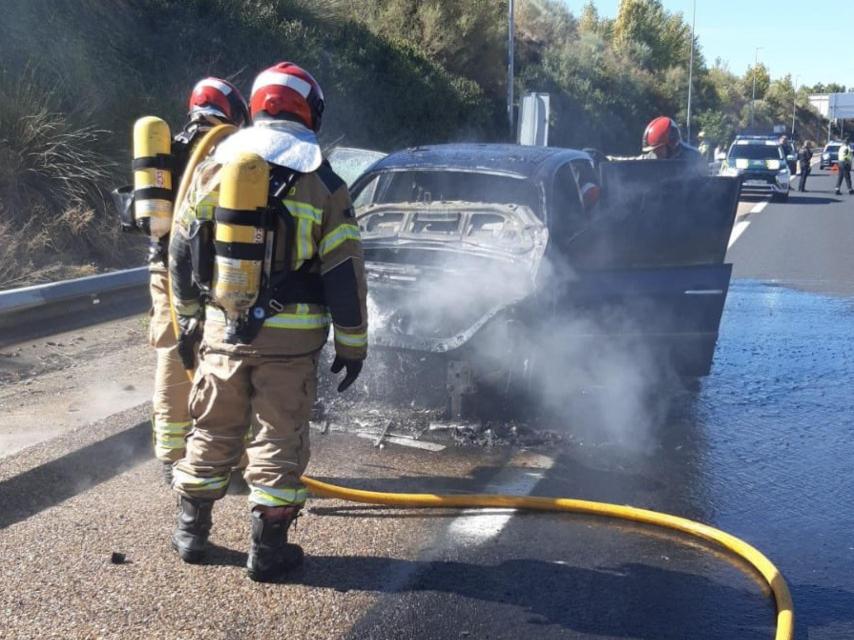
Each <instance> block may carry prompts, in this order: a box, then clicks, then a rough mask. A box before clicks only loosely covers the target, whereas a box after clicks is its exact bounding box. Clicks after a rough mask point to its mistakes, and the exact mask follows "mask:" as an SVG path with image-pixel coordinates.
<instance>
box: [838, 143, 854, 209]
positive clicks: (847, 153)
mask: <svg viewBox="0 0 854 640" xmlns="http://www.w3.org/2000/svg"><path fill="white" fill-rule="evenodd" d="M836 166H837V169H838V170H839V172H838V175H837V176H836V195H838V196H839V195H842V191H841V190H840V187H841V186H842V179H843V178H845V186H847V187H848V195H851V194H854V189H852V188H851V146H850V145H849V143H848V142H843V143H842V144H841V145H839V162H838V163H837V165H836Z"/></svg>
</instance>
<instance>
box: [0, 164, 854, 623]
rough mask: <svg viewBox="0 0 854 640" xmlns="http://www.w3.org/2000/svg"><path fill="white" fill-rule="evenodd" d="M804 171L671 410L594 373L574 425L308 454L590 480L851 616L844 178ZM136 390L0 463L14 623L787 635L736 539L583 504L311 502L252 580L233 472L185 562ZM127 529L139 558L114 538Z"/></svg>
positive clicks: (745, 253) (345, 462)
mask: <svg viewBox="0 0 854 640" xmlns="http://www.w3.org/2000/svg"><path fill="white" fill-rule="evenodd" d="M808 188H810V192H809V193H807V194H804V195H799V194H796V193H793V194H792V199H791V201H790V202H789V203H786V204H782V203H771V204H769V205H768V206H767V207H766V208H765V209H763V210H762V211H761V212H760V213H756V214H750V215H749V216H747V218H746V219H747V220H749V221H750V225H749V227H748V228H747V229H746V231H744V233H743V234H742V235H741V236H740V237H739V238H738V240H737V241H736V242H735V244H734V245H733V246H732V247H731V250H730V252H729V255H728V261H731V262H733V263H734V265H735V276H734V281H733V284H732V287H731V289H730V292H729V296H728V299H727V304H726V308H725V312H724V316H723V320H722V325H721V334H720V338H719V341H718V346H717V351H716V354H715V360H714V365H713V369H712V373H711V375H710V376H708V377H707V378H705V379H703V380H702V382H701V383H700V385H699V386H698V387H697V388H692V389H684V390H681V391H679V392H672V391H671V392H668V393H667V394H666V397H655V398H650V399H649V401H650V403H651V404H654V405H655V411H650V412H649V416H647V417H646V419H641V418H640V416H639V417H638V421H637V424H636V425H634V429H633V430H632V428H631V427H632V425H630V428H629V430H626V428H624V426H621V428H620V429H618V430H615V429H614V427H613V425H610V424H601V423H598V422H597V411H596V407H598V406H601V403H602V402H609V401H611V400H614V399H613V398H609V397H608V394H609V393H613V391H612V390H608V389H601V388H597V389H585V390H582V391H579V392H577V393H576V394H575V395H573V396H572V397H571V398H569V399H568V400H569V401H571V402H572V403H573V406H574V407H575V408H576V410H575V411H574V412H573V413H572V418H571V419H569V418H568V419H567V421H566V422H565V423H564V424H557V425H555V424H550V425H549V427H550V428H553V429H554V428H556V429H558V430H559V431H561V434H562V441H561V442H560V444H558V445H553V446H549V447H542V448H537V449H534V450H533V451H528V452H524V451H519V450H518V448H506V449H505V448H499V449H480V448H474V447H473V448H470V449H465V448H462V449H457V448H449V449H447V450H445V451H443V452H440V453H432V452H426V453H425V452H423V451H418V450H413V449H407V448H402V447H397V446H395V445H388V446H386V448H385V449H377V448H376V447H373V446H372V445H371V443H370V441H366V440H359V439H354V438H352V437H351V436H345V435H340V434H339V435H335V434H333V435H332V436H330V437H329V439H328V440H324V439H323V437H320V436H313V438H314V440H315V443H316V445H317V446H316V449H315V454H314V462H313V463H312V469H311V471H312V472H313V473H316V474H318V475H319V476H321V477H324V478H327V479H331V480H338V481H341V482H342V483H348V484H354V485H356V486H361V487H364V488H372V489H383V490H388V491H395V490H402V491H417V490H429V491H437V492H438V491H505V492H521V493H530V494H533V495H548V496H567V497H578V498H587V499H592V500H602V501H608V502H615V503H625V504H632V505H635V506H641V507H647V508H652V509H656V510H661V511H666V512H670V513H674V514H678V515H682V516H686V517H689V518H693V519H697V520H700V521H703V522H707V523H709V524H712V525H714V526H717V527H720V528H722V529H725V530H727V531H729V532H731V533H733V534H734V535H737V536H739V537H741V538H743V539H745V540H747V541H748V542H750V543H751V544H753V545H755V546H756V547H758V548H759V549H760V550H761V551H763V552H764V553H765V554H766V555H767V556H768V557H769V558H770V559H771V560H772V561H774V562H775V563H776V565H777V566H778V567H779V568H780V569H781V570H782V572H783V573H784V574H785V576H786V578H787V580H788V582H789V585H790V587H791V590H792V594H793V597H794V601H795V614H796V638H798V639H799V640H804V639H807V638H809V639H822V640H825V639H827V640H829V639H840V640H841V639H850V638H854V508H852V506H851V501H852V499H854V474H852V470H854V469H853V468H854V464H852V460H854V428H852V427H854V425H853V424H852V423H854V393H852V391H851V381H852V380H854V298H852V296H854V255H852V254H854V252H852V251H851V247H852V246H854V245H852V243H851V242H849V240H854V197H851V198H848V197H847V196H843V197H836V196H833V194H832V185H831V184H830V178H828V177H826V176H822V175H816V176H814V177H812V178H811V180H810V184H808ZM585 408H588V409H589V410H585ZM144 414H145V411H137V412H135V413H133V415H128V416H125V417H121V418H117V419H116V420H114V421H112V423H111V421H106V422H105V423H104V424H103V425H101V426H99V427H98V428H97V429H94V430H91V431H89V432H86V431H80V432H77V433H71V434H69V435H68V436H65V437H64V438H62V439H61V445H62V447H65V448H67V449H68V450H69V452H70V453H67V454H65V455H62V456H60V457H57V447H56V446H52V445H51V444H50V443H45V444H43V445H39V446H38V447H36V448H35V449H33V450H28V451H25V452H23V454H20V455H17V456H14V457H12V458H8V459H6V460H3V461H2V462H0V499H2V500H5V511H4V513H5V514H6V515H5V516H4V518H3V519H2V522H0V552H2V560H0V568H2V579H3V588H2V589H0V618H5V620H6V622H5V623H4V622H2V620H0V638H6V637H9V638H18V637H123V638H124V637H163V638H177V637H181V638H191V637H192V638H196V637H198V638H202V637H204V638H235V637H253V638H254V637H257V638H262V637H294V638H296V637H317V638H339V637H346V638H377V639H380V638H382V639H390V638H590V639H592V638H596V639H609V638H637V639H647V640H669V639H677V638H680V639H682V638H691V639H702V640H705V639H711V638H715V639H723V638H726V639H733V640H735V639H746V640H754V639H755V640H759V639H765V638H772V637H773V628H774V627H773V625H774V615H773V611H774V610H773V605H772V603H771V601H770V599H769V597H768V595H769V594H768V593H767V589H766V588H765V587H764V586H763V584H762V582H761V581H760V579H759V578H758V577H757V576H756V575H754V574H753V573H752V571H751V570H750V569H749V568H747V567H746V566H744V565H743V564H742V563H741V562H739V561H738V560H735V559H733V558H731V557H730V556H728V555H727V554H725V553H723V552H718V551H716V550H714V549H711V548H709V547H707V546H705V545H702V544H699V543H697V542H695V541H692V540H690V539H687V538H685V537H683V536H680V535H675V534H668V533H666V532H662V531H658V530H655V529H651V528H648V527H642V526H635V525H627V524H622V523H616V522H611V521H607V520H604V519H597V518H590V517H576V516H559V515H528V514H515V515H513V514H494V513H493V514H471V515H468V516H466V517H460V516H458V514H452V513H436V514H424V513H411V512H405V513H400V512H393V511H386V510H377V509H367V510H360V509H352V510H351V509H350V508H348V507H346V506H344V505H341V504H340V503H337V502H334V501H332V502H330V501H315V503H314V504H313V506H312V508H311V510H310V512H309V513H308V515H307V516H306V518H305V519H304V520H305V522H304V523H303V525H302V527H301V529H300V531H299V532H298V540H299V541H300V542H301V543H302V544H303V545H304V546H305V547H306V550H307V553H308V554H309V561H308V563H307V565H306V568H305V570H304V572H303V573H301V574H300V575H299V576H296V577H295V584H293V585H272V586H266V587H258V586H256V585H253V584H252V583H249V582H248V581H247V580H246V579H245V577H244V576H243V574H242V570H241V568H240V564H241V563H242V562H243V559H244V557H245V555H244V553H245V546H246V541H245V534H246V532H245V529H246V524H245V506H244V502H243V498H242V497H240V496H230V497H229V498H227V499H226V500H225V501H223V503H222V504H221V505H218V507H217V510H218V511H217V514H218V515H217V521H216V525H215V530H214V542H215V543H216V545H217V548H216V553H215V554H214V557H213V558H212V560H211V562H210V563H209V564H208V565H207V566H202V567H186V566H180V565H179V564H176V561H175V559H174V556H172V554H171V551H170V550H169V549H168V544H167V543H166V539H167V537H168V531H169V528H170V526H171V510H172V506H171V504H172V503H171V499H170V497H169V494H168V492H166V491H165V489H163V488H161V487H159V486H157V472H158V469H157V468H156V463H154V462H153V461H151V460H150V459H148V458H147V455H148V454H147V452H146V451H145V449H146V447H147V443H146V442H145V440H146V438H147V433H146V426H145V424H144V417H145V416H144ZM122 420H123V421H125V423H126V426H122V424H121V421H122ZM128 427H130V428H128ZM348 438H349V439H348ZM57 446H58V445H57ZM520 456H521V457H520ZM525 456H530V457H531V459H530V460H529V459H528V458H526V457H525ZM106 460H111V461H113V462H111V463H110V464H109V465H104V464H99V461H106ZM117 460H118V462H116V461H117ZM87 467H88V469H89V472H90V473H89V475H88V476H87V475H86V474H85V473H84V474H81V468H87ZM107 467H109V470H105V469H106V468H107ZM57 488H59V489H61V490H59V493H58V494H57V493H56V492H57V490H58V489H57ZM115 550H118V551H122V552H126V553H127V554H128V559H129V563H128V564H126V565H120V566H111V565H110V564H109V562H107V561H105V558H107V557H108V556H109V553H110V552H111V551H115ZM211 565H212V566H211ZM188 594H189V595H188Z"/></svg>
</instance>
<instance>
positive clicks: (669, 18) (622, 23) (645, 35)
mask: <svg viewBox="0 0 854 640" xmlns="http://www.w3.org/2000/svg"><path fill="white" fill-rule="evenodd" d="M614 43H615V45H616V46H617V47H618V48H620V49H622V50H624V51H627V52H630V53H633V54H634V56H633V57H636V59H637V61H638V62H640V63H642V64H644V66H646V67H647V68H649V69H652V70H665V69H667V68H669V67H672V66H676V65H684V64H687V61H688V57H689V55H690V48H691V29H690V27H689V26H688V25H687V24H686V23H685V21H684V20H683V18H682V14H681V13H676V14H672V13H669V12H668V11H665V9H664V6H663V5H662V3H661V1H660V0H622V2H620V8H619V10H618V12H617V18H616V20H615V21H614ZM638 54H640V57H639V58H637V56H638Z"/></svg>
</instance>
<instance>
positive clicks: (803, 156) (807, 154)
mask: <svg viewBox="0 0 854 640" xmlns="http://www.w3.org/2000/svg"><path fill="white" fill-rule="evenodd" d="M811 161H812V148H811V147H810V143H809V142H804V144H803V145H802V146H801V150H800V151H799V152H798V163H799V164H800V165H801V179H800V180H799V181H798V191H801V192H804V191H806V190H807V176H808V175H809V174H810V171H811V168H810V167H811V165H810V162H811Z"/></svg>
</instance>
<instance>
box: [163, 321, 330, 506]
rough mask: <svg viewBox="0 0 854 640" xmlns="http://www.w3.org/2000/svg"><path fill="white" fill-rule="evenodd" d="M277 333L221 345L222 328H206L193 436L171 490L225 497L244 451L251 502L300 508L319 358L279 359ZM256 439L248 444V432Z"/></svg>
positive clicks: (270, 330)
mask: <svg viewBox="0 0 854 640" xmlns="http://www.w3.org/2000/svg"><path fill="white" fill-rule="evenodd" d="M283 337H284V335H283V334H282V332H281V330H280V329H277V328H274V327H262V329H261V330H260V332H259V333H258V335H257V336H256V337H255V339H254V340H253V341H252V344H249V345H245V344H240V345H233V344H227V343H226V342H225V341H224V325H223V324H220V323H218V322H206V323H205V332H204V339H203V341H202V346H201V349H200V352H199V354H200V361H199V366H198V369H197V370H196V377H195V380H194V382H193V390H192V391H191V393H190V413H191V415H192V416H193V429H192V431H191V432H190V436H189V437H188V439H187V451H186V455H185V457H184V458H183V460H181V461H180V462H179V463H178V464H177V465H176V466H175V469H174V478H175V480H174V483H173V488H174V489H175V490H176V491H177V492H178V493H180V494H182V495H184V496H187V497H189V498H211V499H218V498H221V497H222V496H223V495H224V494H225V491H226V489H227V487H228V481H229V474H230V472H231V470H232V467H233V466H234V465H235V464H237V461H238V460H239V459H240V457H241V455H242V454H243V452H244V449H245V451H246V454H247V457H248V465H247V467H246V470H245V471H244V474H243V477H244V478H245V479H246V482H247V484H248V485H249V488H250V495H249V501H250V502H251V503H254V504H259V505H266V506H272V507H278V506H289V505H301V504H303V503H304V502H305V499H306V490H305V487H304V486H303V485H302V483H301V482H300V476H302V474H303V472H304V471H305V468H306V466H307V465H308V459H309V426H308V421H309V418H310V417H311V410H312V406H313V405H314V400H315V396H316V393H317V358H318V352H317V351H315V352H312V353H309V354H306V355H298V356H293V355H282V351H283V348H282V346H281V342H282V338H283ZM250 419H253V420H254V425H255V428H254V435H253V437H252V438H251V440H250V441H249V442H248V444H247V442H246V440H245V438H244V436H245V434H246V425H247V424H248V423H249V422H250Z"/></svg>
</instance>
